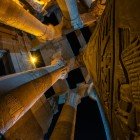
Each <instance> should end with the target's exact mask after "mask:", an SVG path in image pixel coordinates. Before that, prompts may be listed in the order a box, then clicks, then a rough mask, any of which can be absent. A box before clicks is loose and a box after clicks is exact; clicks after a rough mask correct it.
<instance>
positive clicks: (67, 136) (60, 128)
mask: <svg viewBox="0 0 140 140" xmlns="http://www.w3.org/2000/svg"><path fill="white" fill-rule="evenodd" d="M77 91H78V92H77V93H76V92H75V91H74V92H73V91H70V93H69V94H68V98H67V101H66V103H65V104H64V106H63V109H62V112H61V114H60V117H59V119H58V121H57V124H56V126H55V128H54V131H53V133H52V135H51V138H50V140H74V132H75V122H76V112H77V105H78V104H79V103H80V101H81V98H82V97H84V96H85V93H86V91H87V85H83V84H82V86H80V88H78V90H77Z"/></svg>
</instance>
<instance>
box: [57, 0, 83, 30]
mask: <svg viewBox="0 0 140 140" xmlns="http://www.w3.org/2000/svg"><path fill="white" fill-rule="evenodd" d="M57 3H58V5H59V7H60V9H61V11H62V13H63V17H64V24H65V23H66V24H67V23H71V25H72V26H73V27H74V29H79V28H82V27H83V23H82V20H81V18H80V15H79V12H78V7H77V2H76V0H57Z"/></svg>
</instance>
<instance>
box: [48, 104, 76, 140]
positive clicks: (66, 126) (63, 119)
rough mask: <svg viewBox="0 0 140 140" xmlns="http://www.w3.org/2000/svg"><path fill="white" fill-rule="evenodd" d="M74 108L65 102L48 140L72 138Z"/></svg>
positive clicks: (71, 139)
mask: <svg viewBox="0 0 140 140" xmlns="http://www.w3.org/2000/svg"><path fill="white" fill-rule="evenodd" d="M75 120H76V108H74V107H72V106H70V105H67V104H65V105H64V107H63V109H62V112H61V114H60V117H59V119H58V121H57V124H56V126H55V129H54V131H53V134H52V136H51V138H50V140H74V130H75Z"/></svg>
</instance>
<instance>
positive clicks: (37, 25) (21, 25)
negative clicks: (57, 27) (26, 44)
mask: <svg viewBox="0 0 140 140" xmlns="http://www.w3.org/2000/svg"><path fill="white" fill-rule="evenodd" d="M0 22H1V23H4V24H7V25H9V26H12V27H14V28H17V29H20V30H22V31H25V32H27V33H30V34H32V35H35V36H37V37H40V38H41V39H44V40H45V39H52V37H53V36H54V32H55V31H54V28H53V26H51V25H49V26H46V25H44V24H42V23H41V22H40V21H39V20H38V19H36V18H35V17H34V16H32V15H31V14H30V13H29V12H27V11H26V10H25V9H23V8H22V7H21V6H19V5H18V4H17V3H15V2H14V1H12V0H2V1H1V4H0Z"/></svg>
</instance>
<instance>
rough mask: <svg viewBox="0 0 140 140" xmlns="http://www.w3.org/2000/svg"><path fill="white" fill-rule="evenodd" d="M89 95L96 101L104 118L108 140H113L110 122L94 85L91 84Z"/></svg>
mask: <svg viewBox="0 0 140 140" xmlns="http://www.w3.org/2000/svg"><path fill="white" fill-rule="evenodd" d="M88 94H89V97H90V98H91V99H94V100H96V102H97V105H98V108H99V111H100V115H101V118H102V121H103V126H104V129H105V134H106V139H107V140H111V139H112V138H111V132H110V126H109V122H108V119H107V117H106V115H105V112H104V108H103V106H102V103H101V101H100V98H99V96H98V94H97V93H96V90H95V89H94V88H93V83H91V84H90V86H89V88H88Z"/></svg>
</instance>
